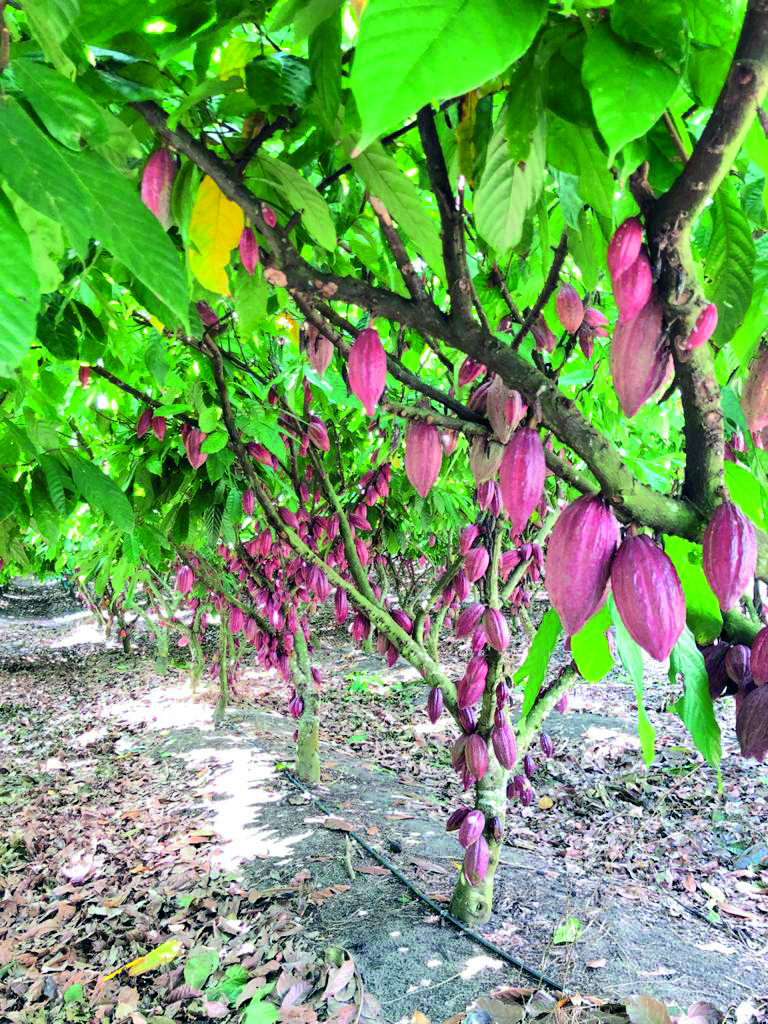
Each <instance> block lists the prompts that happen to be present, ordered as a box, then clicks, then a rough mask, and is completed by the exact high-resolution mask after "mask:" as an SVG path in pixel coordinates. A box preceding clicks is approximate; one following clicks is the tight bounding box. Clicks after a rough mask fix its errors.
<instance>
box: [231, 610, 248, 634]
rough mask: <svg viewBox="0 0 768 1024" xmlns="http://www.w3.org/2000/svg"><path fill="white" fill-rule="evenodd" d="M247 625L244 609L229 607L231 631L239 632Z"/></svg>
mask: <svg viewBox="0 0 768 1024" xmlns="http://www.w3.org/2000/svg"><path fill="white" fill-rule="evenodd" d="M244 625H245V616H244V615H243V613H242V611H241V610H240V609H239V608H237V607H235V606H233V607H231V608H230V609H229V630H230V632H231V633H239V632H240V630H241V629H242V628H243V626H244Z"/></svg>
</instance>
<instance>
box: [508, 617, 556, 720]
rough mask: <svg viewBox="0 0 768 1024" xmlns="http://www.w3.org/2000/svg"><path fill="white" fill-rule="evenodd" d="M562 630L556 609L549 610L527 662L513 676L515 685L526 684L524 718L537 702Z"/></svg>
mask: <svg viewBox="0 0 768 1024" xmlns="http://www.w3.org/2000/svg"><path fill="white" fill-rule="evenodd" d="M561 630H562V626H561V625H560V619H559V618H558V615H557V612H556V611H555V610H554V608H549V609H548V610H547V611H546V612H545V613H544V616H543V618H542V620H541V622H540V623H539V628H538V629H537V630H536V636H535V637H534V638H533V643H532V644H531V646H530V648H529V650H528V654H527V656H526V659H525V661H524V662H523V664H522V665H521V666H520V668H519V669H518V670H517V671H516V672H515V674H514V676H513V679H514V681H515V683H524V684H525V692H524V695H523V706H522V708H521V711H520V714H521V715H522V717H525V716H526V715H527V714H528V712H529V711H530V710H531V708H532V707H533V705H534V704H535V702H536V698H537V697H538V695H539V690H541V684H542V683H543V682H544V677H545V675H546V674H547V666H548V665H549V659H550V657H551V656H552V652H553V651H554V649H555V645H556V643H557V640H558V637H559V636H560V633H561Z"/></svg>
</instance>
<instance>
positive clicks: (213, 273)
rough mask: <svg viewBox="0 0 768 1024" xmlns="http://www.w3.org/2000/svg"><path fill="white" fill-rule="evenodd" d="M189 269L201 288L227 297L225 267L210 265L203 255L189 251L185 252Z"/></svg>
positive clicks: (192, 250) (227, 285)
mask: <svg viewBox="0 0 768 1024" xmlns="http://www.w3.org/2000/svg"><path fill="white" fill-rule="evenodd" d="M187 258H188V259H189V269H190V270H191V271H192V273H193V274H194V275H195V277H196V278H197V280H198V281H199V282H200V284H201V285H203V287H205V288H207V289H208V290H209V291H211V292H216V293H217V294H219V295H229V279H228V278H227V268H226V266H224V267H220V266H219V265H218V264H217V263H212V262H211V261H210V260H209V259H208V258H207V256H206V254H205V253H202V252H197V250H196V249H189V250H188V252H187Z"/></svg>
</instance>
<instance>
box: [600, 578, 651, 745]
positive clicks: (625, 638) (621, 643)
mask: <svg viewBox="0 0 768 1024" xmlns="http://www.w3.org/2000/svg"><path fill="white" fill-rule="evenodd" d="M608 611H609V613H610V616H611V619H612V620H613V627H614V630H615V634H616V651H617V653H618V655H619V660H620V661H621V664H622V665H623V666H624V671H625V672H626V673H627V675H628V676H629V679H630V682H631V683H632V686H633V688H634V691H635V699H636V700H637V735H638V737H639V738H640V748H641V750H642V751H643V760H644V761H645V763H646V764H650V763H651V761H653V754H654V751H655V748H656V730H655V729H654V727H653V725H652V724H651V720H650V718H649V717H648V712H647V711H646V710H645V703H644V701H643V676H644V675H645V668H644V666H643V652H642V651H641V650H640V648H639V647H638V646H637V644H636V643H635V641H634V640H633V639H632V637H631V636H630V635H629V633H628V631H627V627H626V626H625V625H624V622H623V621H622V618H621V616H620V615H619V610H618V608H617V607H616V602H615V601H614V600H613V595H611V597H610V598H609V599H608Z"/></svg>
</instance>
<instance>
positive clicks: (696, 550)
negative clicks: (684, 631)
mask: <svg viewBox="0 0 768 1024" xmlns="http://www.w3.org/2000/svg"><path fill="white" fill-rule="evenodd" d="M664 550H665V551H666V553H667V554H668V555H669V557H670V558H671V559H672V562H673V564H674V566H675V569H677V575H678V576H679V577H680V583H681V585H682V588H683V594H684V595H685V618H686V621H687V623H688V625H689V626H690V628H691V630H692V631H693V634H694V636H695V637H696V642H697V643H700V644H708V643H711V642H712V641H713V640H714V639H715V637H717V636H719V635H720V631H721V630H722V628H723V617H722V615H721V614H720V606H719V605H718V603H717V598H716V597H715V595H714V594H713V592H712V588H711V587H710V585H709V583H707V577H706V576H705V575H704V569H703V568H702V565H701V546H700V545H699V544H692V543H691V542H690V541H688V540H683V538H682V537H666V536H665V537H664Z"/></svg>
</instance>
